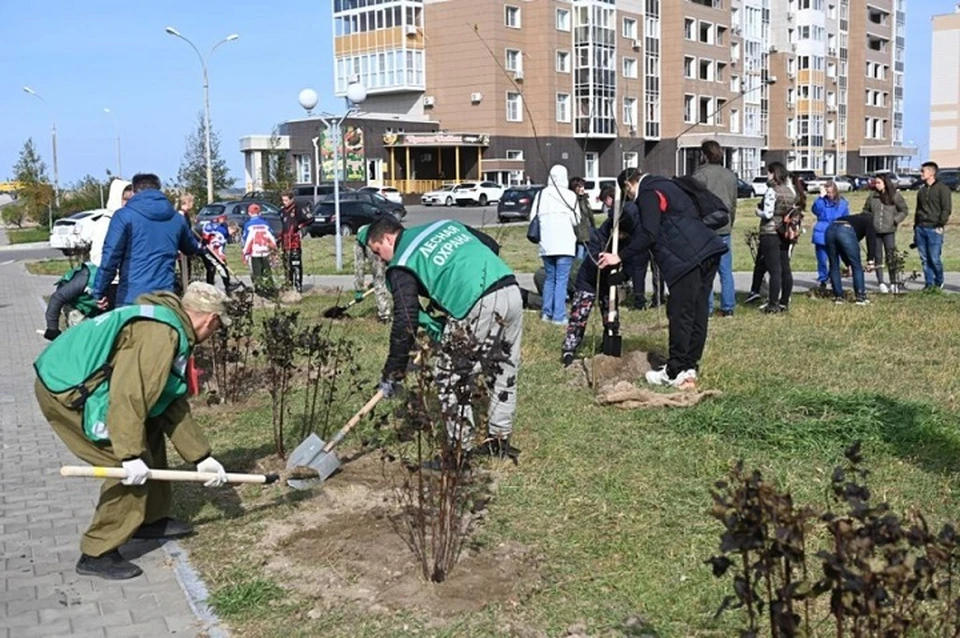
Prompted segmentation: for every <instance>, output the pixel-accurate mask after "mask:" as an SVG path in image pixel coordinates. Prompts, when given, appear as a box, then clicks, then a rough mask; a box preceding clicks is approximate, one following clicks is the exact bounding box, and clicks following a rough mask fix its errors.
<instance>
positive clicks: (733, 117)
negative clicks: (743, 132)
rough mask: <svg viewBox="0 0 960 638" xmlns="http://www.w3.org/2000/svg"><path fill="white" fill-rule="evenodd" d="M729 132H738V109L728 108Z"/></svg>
mask: <svg viewBox="0 0 960 638" xmlns="http://www.w3.org/2000/svg"><path fill="white" fill-rule="evenodd" d="M730 132H731V133H739V132H740V111H738V110H737V109H730Z"/></svg>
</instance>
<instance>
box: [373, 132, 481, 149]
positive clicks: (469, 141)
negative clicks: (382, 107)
mask: <svg viewBox="0 0 960 638" xmlns="http://www.w3.org/2000/svg"><path fill="white" fill-rule="evenodd" d="M383 145H384V146H387V147H392V146H416V147H423V146H435V147H444V146H447V147H454V146H490V138H489V137H488V136H486V135H480V134H477V133H384V134H383Z"/></svg>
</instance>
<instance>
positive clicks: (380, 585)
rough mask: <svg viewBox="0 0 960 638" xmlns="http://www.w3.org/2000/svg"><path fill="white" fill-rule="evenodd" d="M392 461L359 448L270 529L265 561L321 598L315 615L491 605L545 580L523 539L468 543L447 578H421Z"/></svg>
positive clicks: (440, 612)
mask: <svg viewBox="0 0 960 638" xmlns="http://www.w3.org/2000/svg"><path fill="white" fill-rule="evenodd" d="M394 471H401V472H404V471H405V470H403V469H398V468H397V466H396V464H383V463H382V462H381V461H380V460H379V459H377V458H373V457H372V456H367V457H361V458H360V459H357V460H356V461H354V462H352V463H350V464H349V465H347V466H345V467H344V471H343V472H341V473H340V474H338V475H337V476H336V478H334V479H331V480H330V481H329V482H328V483H326V484H324V487H323V488H322V491H321V492H320V493H318V494H317V496H316V497H315V498H312V499H310V500H309V501H305V502H303V503H302V505H301V509H300V511H298V513H297V514H295V515H294V516H292V517H290V518H289V519H287V520H284V521H281V522H272V523H270V525H269V527H267V528H266V529H265V535H264V537H263V539H262V541H261V549H262V551H263V553H264V555H265V559H264V560H265V566H266V567H265V568H266V570H267V571H268V572H269V573H272V574H273V575H274V578H275V579H276V580H277V581H278V582H280V583H282V584H283V585H284V586H285V587H288V588H291V589H293V590H296V591H298V592H300V593H301V594H303V595H305V596H308V597H310V598H313V599H314V600H315V601H316V604H315V607H314V609H313V610H312V611H311V612H310V614H308V615H310V616H316V615H319V614H322V613H324V612H325V611H326V610H329V609H333V608H336V607H341V606H343V605H345V604H346V605H354V606H358V607H360V608H361V609H362V610H363V611H367V612H372V613H383V612H393V611H410V612H418V613H422V614H426V615H427V616H428V617H429V618H430V619H431V620H432V621H441V622H442V620H443V619H444V618H448V617H451V616H456V615H458V614H462V613H465V612H473V611H480V610H482V609H483V608H485V607H487V606H489V605H498V604H507V605H517V604H519V603H520V602H521V601H522V600H523V599H524V598H526V597H527V596H528V595H529V594H530V593H531V592H532V591H534V590H535V588H536V586H537V583H538V582H539V573H538V566H537V560H536V558H535V557H534V556H533V554H532V553H531V552H530V551H529V550H528V549H527V548H525V547H524V546H522V545H520V544H517V543H503V544H500V545H498V546H496V547H479V548H477V547H469V545H470V543H469V539H467V542H465V544H464V550H463V552H462V554H461V556H460V560H459V562H458V564H457V565H456V567H455V568H454V569H453V571H452V572H451V574H450V575H449V577H448V578H447V579H446V581H445V582H443V583H441V584H436V583H431V582H428V581H426V580H424V578H423V576H422V572H421V569H420V565H419V563H418V562H417V560H416V559H415V557H414V554H413V552H412V550H411V549H410V547H409V546H408V544H407V542H406V540H405V538H404V536H403V535H402V534H403V529H402V524H401V523H399V522H398V518H397V517H398V515H399V513H400V507H399V505H398V504H397V499H396V497H395V491H394V490H395V489H396V488H395V482H394V480H393V477H392V476H391V473H392V472H394Z"/></svg>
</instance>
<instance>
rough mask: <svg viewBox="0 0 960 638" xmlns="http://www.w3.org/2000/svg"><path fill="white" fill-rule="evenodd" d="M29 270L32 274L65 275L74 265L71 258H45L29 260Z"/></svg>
mask: <svg viewBox="0 0 960 638" xmlns="http://www.w3.org/2000/svg"><path fill="white" fill-rule="evenodd" d="M26 266H27V272H28V273H30V274H31V275H57V276H60V275H63V274H65V273H66V272H67V271H68V270H70V268H72V266H71V265H70V260H69V259H43V260H41V261H28V262H27V263H26Z"/></svg>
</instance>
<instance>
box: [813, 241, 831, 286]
mask: <svg viewBox="0 0 960 638" xmlns="http://www.w3.org/2000/svg"><path fill="white" fill-rule="evenodd" d="M813 248H814V250H815V251H816V253H817V283H818V284H825V283H827V280H828V279H830V257H829V256H828V255H827V245H826V244H814V245H813Z"/></svg>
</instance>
